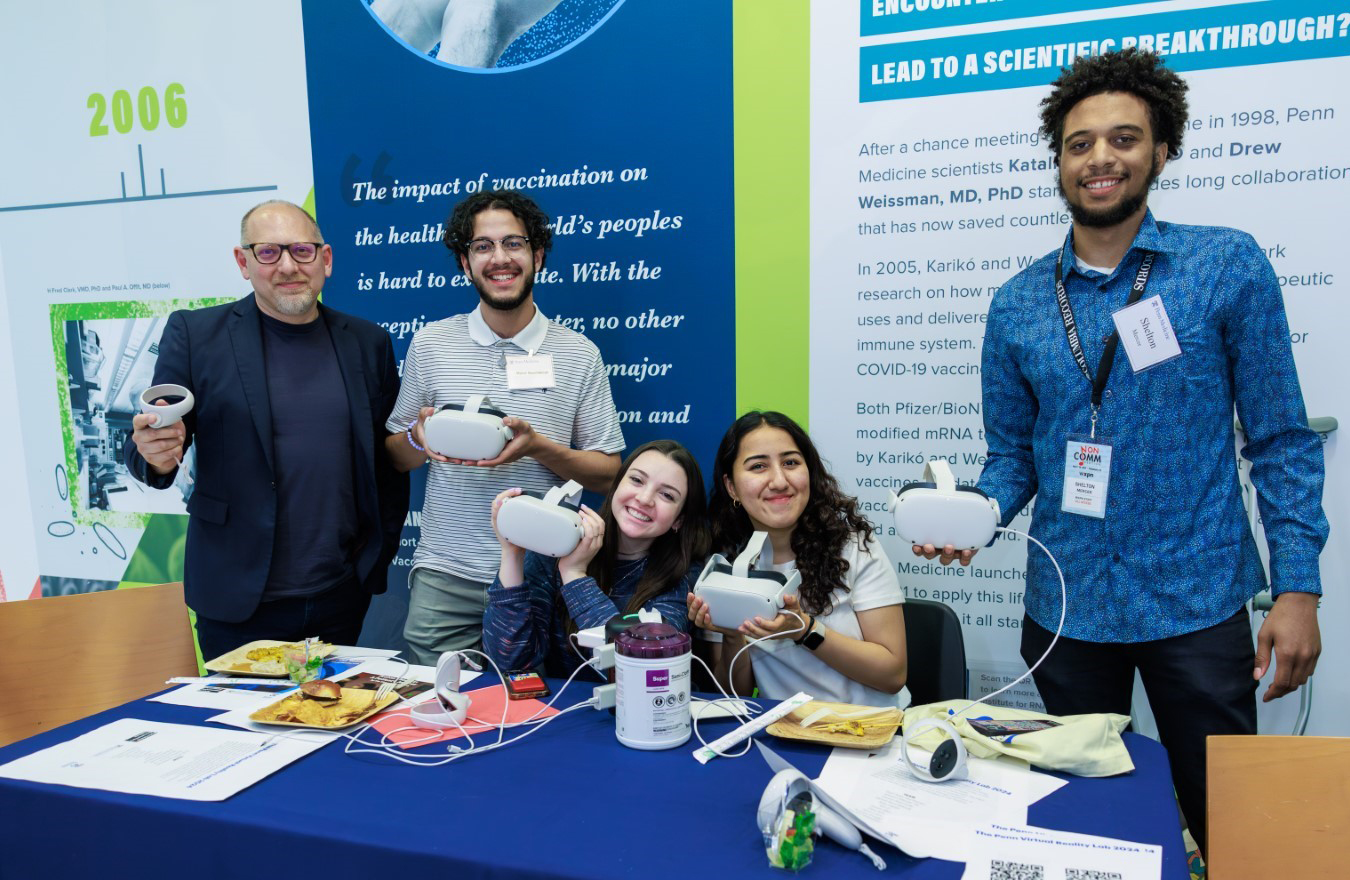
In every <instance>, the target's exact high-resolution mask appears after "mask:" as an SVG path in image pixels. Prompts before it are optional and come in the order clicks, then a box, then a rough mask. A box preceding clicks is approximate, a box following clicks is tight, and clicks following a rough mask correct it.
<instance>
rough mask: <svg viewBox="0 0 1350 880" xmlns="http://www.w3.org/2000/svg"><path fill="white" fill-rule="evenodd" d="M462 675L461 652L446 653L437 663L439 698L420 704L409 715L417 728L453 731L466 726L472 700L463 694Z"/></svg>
mask: <svg viewBox="0 0 1350 880" xmlns="http://www.w3.org/2000/svg"><path fill="white" fill-rule="evenodd" d="M459 673H460V661H459V652H458V651H446V652H445V653H444V654H442V655H441V659H440V660H438V661H437V662H436V691H435V693H436V698H435V699H434V700H428V701H427V702H425V703H418V704H417V705H416V706H413V707H412V709H411V710H410V712H409V713H408V717H409V718H410V719H411V720H412V723H413V725H414V726H415V727H424V728H427V729H428V730H451V729H458V728H459V727H460V726H462V725H463V724H464V722H465V719H467V718H468V717H469V704H470V703H471V702H472V700H470V699H469V696H468V694H462V693H460V691H459Z"/></svg>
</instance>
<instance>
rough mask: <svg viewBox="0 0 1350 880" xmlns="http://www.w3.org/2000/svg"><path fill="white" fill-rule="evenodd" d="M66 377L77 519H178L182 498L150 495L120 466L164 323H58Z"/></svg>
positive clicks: (141, 320)
mask: <svg viewBox="0 0 1350 880" xmlns="http://www.w3.org/2000/svg"><path fill="white" fill-rule="evenodd" d="M63 323H64V329H65V339H66V376H67V391H68V397H67V401H66V403H68V405H69V406H70V424H71V436H70V438H69V442H71V443H73V445H74V454H75V461H76V465H77V468H78V476H77V479H78V481H79V483H78V485H79V487H80V491H79V492H77V493H76V498H77V499H78V500H77V505H78V506H79V509H78V510H77V514H83V513H85V512H86V511H90V510H106V511H113V512H129V513H186V512H187V511H186V508H185V507H184V503H185V500H186V495H185V494H184V492H156V491H153V490H151V489H147V488H146V487H145V486H144V485H143V484H141V483H138V482H137V481H136V480H134V479H132V478H131V476H130V475H129V474H128V473H127V469H126V465H125V464H123V461H122V452H123V449H124V447H125V445H126V444H127V443H128V442H130V439H131V430H132V426H131V419H132V417H133V416H135V415H136V413H137V412H139V407H138V405H137V402H136V401H137V398H138V397H139V395H140V393H141V392H142V391H144V390H145V389H146V388H148V387H149V386H150V385H151V380H152V377H153V375H154V371H155V360H156V358H157V357H158V354H159V348H158V345H159V336H160V333H161V332H163V329H164V316H156V317H147V318H104V319H98V320H66V321H64V322H63Z"/></svg>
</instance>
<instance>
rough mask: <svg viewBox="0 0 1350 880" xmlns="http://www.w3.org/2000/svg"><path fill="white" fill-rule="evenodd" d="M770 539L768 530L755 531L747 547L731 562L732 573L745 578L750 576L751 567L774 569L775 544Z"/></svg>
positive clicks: (762, 569)
mask: <svg viewBox="0 0 1350 880" xmlns="http://www.w3.org/2000/svg"><path fill="white" fill-rule="evenodd" d="M768 541H769V533H768V532H755V533H754V534H753V535H751V536H750V540H749V542H747V543H746V545H745V549H744V550H742V551H741V554H740V555H739V556H737V557H736V561H735V562H733V563H732V564H731V573H732V574H733V575H735V576H736V577H740V578H743V577H749V575H750V569H751V568H756V569H759V570H760V571H771V570H772V569H773V545H772V544H769V543H768ZM765 554H767V558H765ZM756 560H758V564H755V562H756Z"/></svg>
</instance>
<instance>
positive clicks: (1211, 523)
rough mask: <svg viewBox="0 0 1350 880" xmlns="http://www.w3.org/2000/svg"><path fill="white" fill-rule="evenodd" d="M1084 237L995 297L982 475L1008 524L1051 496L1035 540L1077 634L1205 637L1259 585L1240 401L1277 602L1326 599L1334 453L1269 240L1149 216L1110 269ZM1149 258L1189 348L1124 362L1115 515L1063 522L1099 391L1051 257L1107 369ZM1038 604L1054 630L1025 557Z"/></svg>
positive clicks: (1045, 590) (1111, 498) (1154, 287)
mask: <svg viewBox="0 0 1350 880" xmlns="http://www.w3.org/2000/svg"><path fill="white" fill-rule="evenodd" d="M1072 235H1073V234H1072V232H1070V234H1069V236H1068V237H1067V238H1066V239H1065V242H1064V246H1063V248H1062V249H1061V250H1059V251H1056V252H1054V253H1051V254H1048V255H1047V256H1045V257H1042V258H1041V259H1040V260H1037V261H1036V262H1035V263H1033V264H1032V265H1031V266H1029V267H1027V268H1026V269H1024V270H1023V271H1021V272H1019V273H1018V274H1017V275H1016V276H1014V277H1013V278H1012V280H1010V281H1009V282H1008V283H1006V284H1004V285H1003V287H1002V288H1000V289H999V291H998V292H997V293H996V294H995V295H994V298H993V301H992V303H991V304H990V309H989V323H988V327H987V330H986V332H985V339H984V354H983V364H982V376H983V391H984V424H985V437H986V440H987V442H988V444H989V456H988V460H987V461H986V463H985V467H984V471H983V473H982V474H981V475H980V480H979V487H980V488H981V489H983V490H984V491H985V492H987V493H988V494H989V495H990V496H992V497H994V498H996V499H997V500H998V502H999V506H1000V507H1001V508H1002V511H1003V519H1004V524H1005V525H1006V524H1007V522H1008V521H1010V520H1011V519H1012V518H1013V516H1014V515H1015V514H1016V513H1017V512H1018V511H1019V510H1021V509H1022V507H1023V506H1025V505H1026V504H1027V503H1028V502H1029V501H1031V499H1032V497H1033V496H1036V497H1037V499H1038V500H1037V504H1036V506H1035V510H1034V512H1033V515H1032V523H1031V534H1033V535H1035V536H1036V537H1037V538H1039V539H1040V540H1041V541H1043V542H1044V543H1045V544H1046V545H1047V546H1048V547H1049V548H1050V550H1051V552H1053V553H1054V554H1055V558H1056V559H1058V560H1059V563H1060V565H1061V566H1062V567H1063V569H1064V575H1065V579H1066V580H1067V582H1068V614H1067V617H1066V619H1065V624H1064V635H1066V636H1069V637H1071V638H1075V639H1084V640H1090V641H1098V642H1138V641H1148V640H1152V639H1160V638H1167V637H1170V636H1175V635H1181V634H1184V633H1189V632H1195V631H1197V630H1200V629H1204V628H1205V627H1208V626H1212V625H1214V624H1216V623H1219V622H1220V621H1222V620H1224V619H1226V618H1227V617H1229V616H1231V615H1232V614H1233V613H1234V612H1236V611H1237V610H1238V609H1239V607H1241V605H1242V604H1243V603H1244V602H1245V601H1246V600H1248V599H1249V598H1251V597H1252V596H1253V595H1254V594H1255V593H1257V592H1258V591H1260V590H1261V589H1262V588H1263V587H1264V585H1265V584H1264V581H1265V576H1264V573H1263V572H1262V569H1261V563H1260V559H1259V557H1258V555H1257V550H1256V543H1255V541H1254V540H1253V538H1252V535H1251V532H1250V529H1249V527H1248V524H1247V518H1246V515H1245V513H1244V510H1243V506H1242V495H1241V488H1240V485H1239V482H1238V472H1237V465H1236V456H1235V454H1234V430H1233V407H1234V404H1235V403H1236V406H1237V415H1238V418H1239V419H1240V420H1241V423H1242V426H1243V430H1244V432H1245V434H1246V446H1245V447H1244V448H1243V450H1242V454H1243V456H1244V457H1245V458H1247V459H1248V460H1249V461H1250V462H1251V468H1252V479H1253V481H1254V483H1255V485H1256V487H1257V490H1258V493H1259V496H1260V512H1261V514H1262V518H1263V520H1264V524H1265V529H1266V535H1267V541H1268V543H1269V547H1270V558H1271V580H1272V582H1273V588H1274V592H1275V594H1276V595H1278V594H1279V593H1281V592H1284V591H1302V592H1310V593H1321V583H1320V577H1319V573H1318V564H1317V557H1318V554H1319V553H1321V550H1322V546H1323V545H1324V544H1325V543H1326V538H1327V520H1326V516H1325V514H1324V513H1323V511H1322V476H1323V464H1322V444H1321V440H1320V438H1319V437H1318V436H1317V434H1315V433H1313V432H1312V431H1311V430H1310V429H1309V428H1308V425H1307V416H1306V414H1305V412H1304V408H1303V395H1302V392H1301V391H1300V389H1299V383H1298V375H1297V373H1296V372H1295V370H1294V358H1293V352H1292V350H1291V347H1290V342H1289V324H1288V321H1287V319H1286V318H1285V312H1284V301H1283V299H1282V297H1281V294H1280V287H1279V282H1278V280H1277V279H1276V276H1275V272H1274V270H1273V269H1272V268H1271V265H1270V262H1269V261H1268V260H1267V259H1266V257H1265V254H1264V253H1262V251H1261V249H1260V248H1259V247H1258V246H1257V244H1256V241H1255V240H1254V239H1253V238H1252V237H1251V236H1250V235H1248V234H1246V233H1244V232H1239V231H1237V230H1234V229H1224V228H1220V227H1204V226H1181V225H1177V224H1173V223H1158V222H1155V221H1154V219H1153V215H1152V213H1151V212H1150V213H1148V214H1147V215H1146V216H1145V217H1144V221H1143V224H1142V225H1141V226H1140V228H1139V234H1138V235H1137V236H1136V238H1135V240H1134V243H1133V245H1132V246H1131V248H1130V250H1129V251H1128V252H1127V253H1126V254H1125V257H1124V259H1122V260H1121V262H1120V265H1118V266H1117V267H1116V268H1115V270H1114V271H1113V272H1112V273H1111V274H1110V275H1101V274H1099V273H1096V272H1086V273H1085V272H1083V271H1081V270H1080V269H1079V268H1077V267H1075V261H1074V256H1073V247H1072V244H1073V242H1072ZM1144 251H1152V252H1155V253H1156V254H1157V257H1156V259H1155V262H1154V266H1153V275H1152V278H1151V279H1150V281H1149V284H1148V290H1147V292H1146V293H1145V294H1144V296H1145V298H1148V297H1152V296H1153V295H1154V294H1159V295H1161V297H1162V302H1163V305H1164V307H1165V308H1166V310H1167V314H1168V316H1169V318H1170V319H1171V323H1172V326H1173V328H1174V330H1175V332H1176V337H1177V340H1178V342H1179V343H1180V346H1181V352H1182V354H1181V356H1180V357H1178V358H1174V359H1173V360H1171V361H1167V362H1165V363H1162V364H1158V365H1156V366H1154V367H1152V368H1150V369H1147V370H1145V371H1143V372H1140V373H1135V372H1134V371H1133V370H1132V369H1131V367H1130V363H1129V358H1128V357H1126V356H1125V352H1124V350H1123V346H1122V348H1121V350H1119V351H1118V353H1117V355H1118V356H1117V357H1116V359H1115V363H1114V365H1113V366H1112V369H1111V374H1110V376H1109V381H1108V383H1107V385H1106V391H1105V393H1104V395H1103V400H1102V407H1101V410H1100V413H1099V416H1098V423H1097V439H1098V440H1099V441H1102V442H1105V443H1109V444H1110V445H1111V447H1112V452H1111V463H1110V466H1111V478H1110V490H1109V492H1108V495H1107V502H1106V516H1105V519H1094V518H1091V517H1087V516H1082V515H1078V514H1072V513H1064V512H1063V511H1061V510H1060V502H1061V496H1062V490H1063V483H1064V455H1065V443H1066V441H1067V440H1068V439H1069V435H1071V434H1073V435H1082V436H1086V435H1087V433H1088V430H1089V428H1090V423H1091V390H1092V389H1091V386H1090V384H1089V383H1088V381H1087V379H1086V378H1085V377H1084V376H1083V374H1082V372H1081V371H1080V370H1079V368H1078V366H1077V364H1076V363H1075V361H1074V358H1073V356H1072V354H1071V353H1070V349H1069V342H1068V339H1067V335H1066V333H1065V329H1064V322H1063V319H1062V317H1061V316H1060V312H1059V308H1058V305H1057V303H1056V300H1055V263H1056V261H1057V260H1059V259H1063V260H1064V264H1063V265H1064V283H1065V286H1066V288H1067V291H1068V295H1069V301H1070V304H1071V305H1072V307H1073V312H1074V317H1075V318H1076V319H1077V322H1078V327H1079V333H1080V336H1081V339H1082V346H1083V351H1084V354H1085V355H1086V357H1087V360H1088V365H1089V366H1090V367H1091V369H1092V370H1093V371H1094V373H1095V371H1096V369H1097V365H1098V362H1099V359H1100V358H1101V355H1102V349H1103V347H1104V346H1103V341H1104V339H1105V337H1106V336H1108V335H1109V334H1110V333H1111V332H1112V331H1113V330H1114V329H1115V325H1114V323H1113V322H1112V320H1111V313H1112V312H1113V311H1115V310H1117V309H1120V308H1122V307H1123V306H1124V305H1125V303H1126V300H1127V299H1128V297H1129V294H1130V288H1131V285H1132V284H1133V282H1134V278H1135V273H1136V272H1137V271H1138V269H1139V265H1140V263H1141V261H1142V260H1143V252H1144ZM1026 608H1027V613H1028V614H1029V615H1030V616H1031V618H1032V619H1033V620H1035V621H1036V622H1037V623H1039V624H1040V625H1041V626H1043V627H1046V628H1047V629H1050V630H1054V629H1055V626H1056V625H1057V623H1058V621H1059V611H1060V595H1059V578H1058V577H1057V576H1056V575H1055V570H1054V567H1053V566H1052V565H1051V564H1050V561H1049V560H1048V559H1047V558H1046V556H1045V554H1043V553H1041V552H1040V550H1039V549H1030V548H1029V550H1028V560H1027V592H1026Z"/></svg>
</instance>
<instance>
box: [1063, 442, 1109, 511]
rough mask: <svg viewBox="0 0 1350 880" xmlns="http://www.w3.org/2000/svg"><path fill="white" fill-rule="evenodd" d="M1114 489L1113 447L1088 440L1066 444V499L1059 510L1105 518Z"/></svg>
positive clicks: (1064, 497) (1064, 498)
mask: <svg viewBox="0 0 1350 880" xmlns="http://www.w3.org/2000/svg"><path fill="white" fill-rule="evenodd" d="M1110 488H1111V446H1110V444H1107V443H1102V442H1101V441H1099V440H1092V439H1090V438H1087V437H1081V436H1080V437H1070V438H1069V440H1068V442H1067V443H1065V444H1064V496H1063V498H1062V499H1061V501H1060V505H1059V509H1060V510H1062V511H1064V512H1065V513H1076V514H1078V515H1080V516H1090V517H1093V518H1094V519H1105V518H1106V495H1107V490H1109V489H1110Z"/></svg>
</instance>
